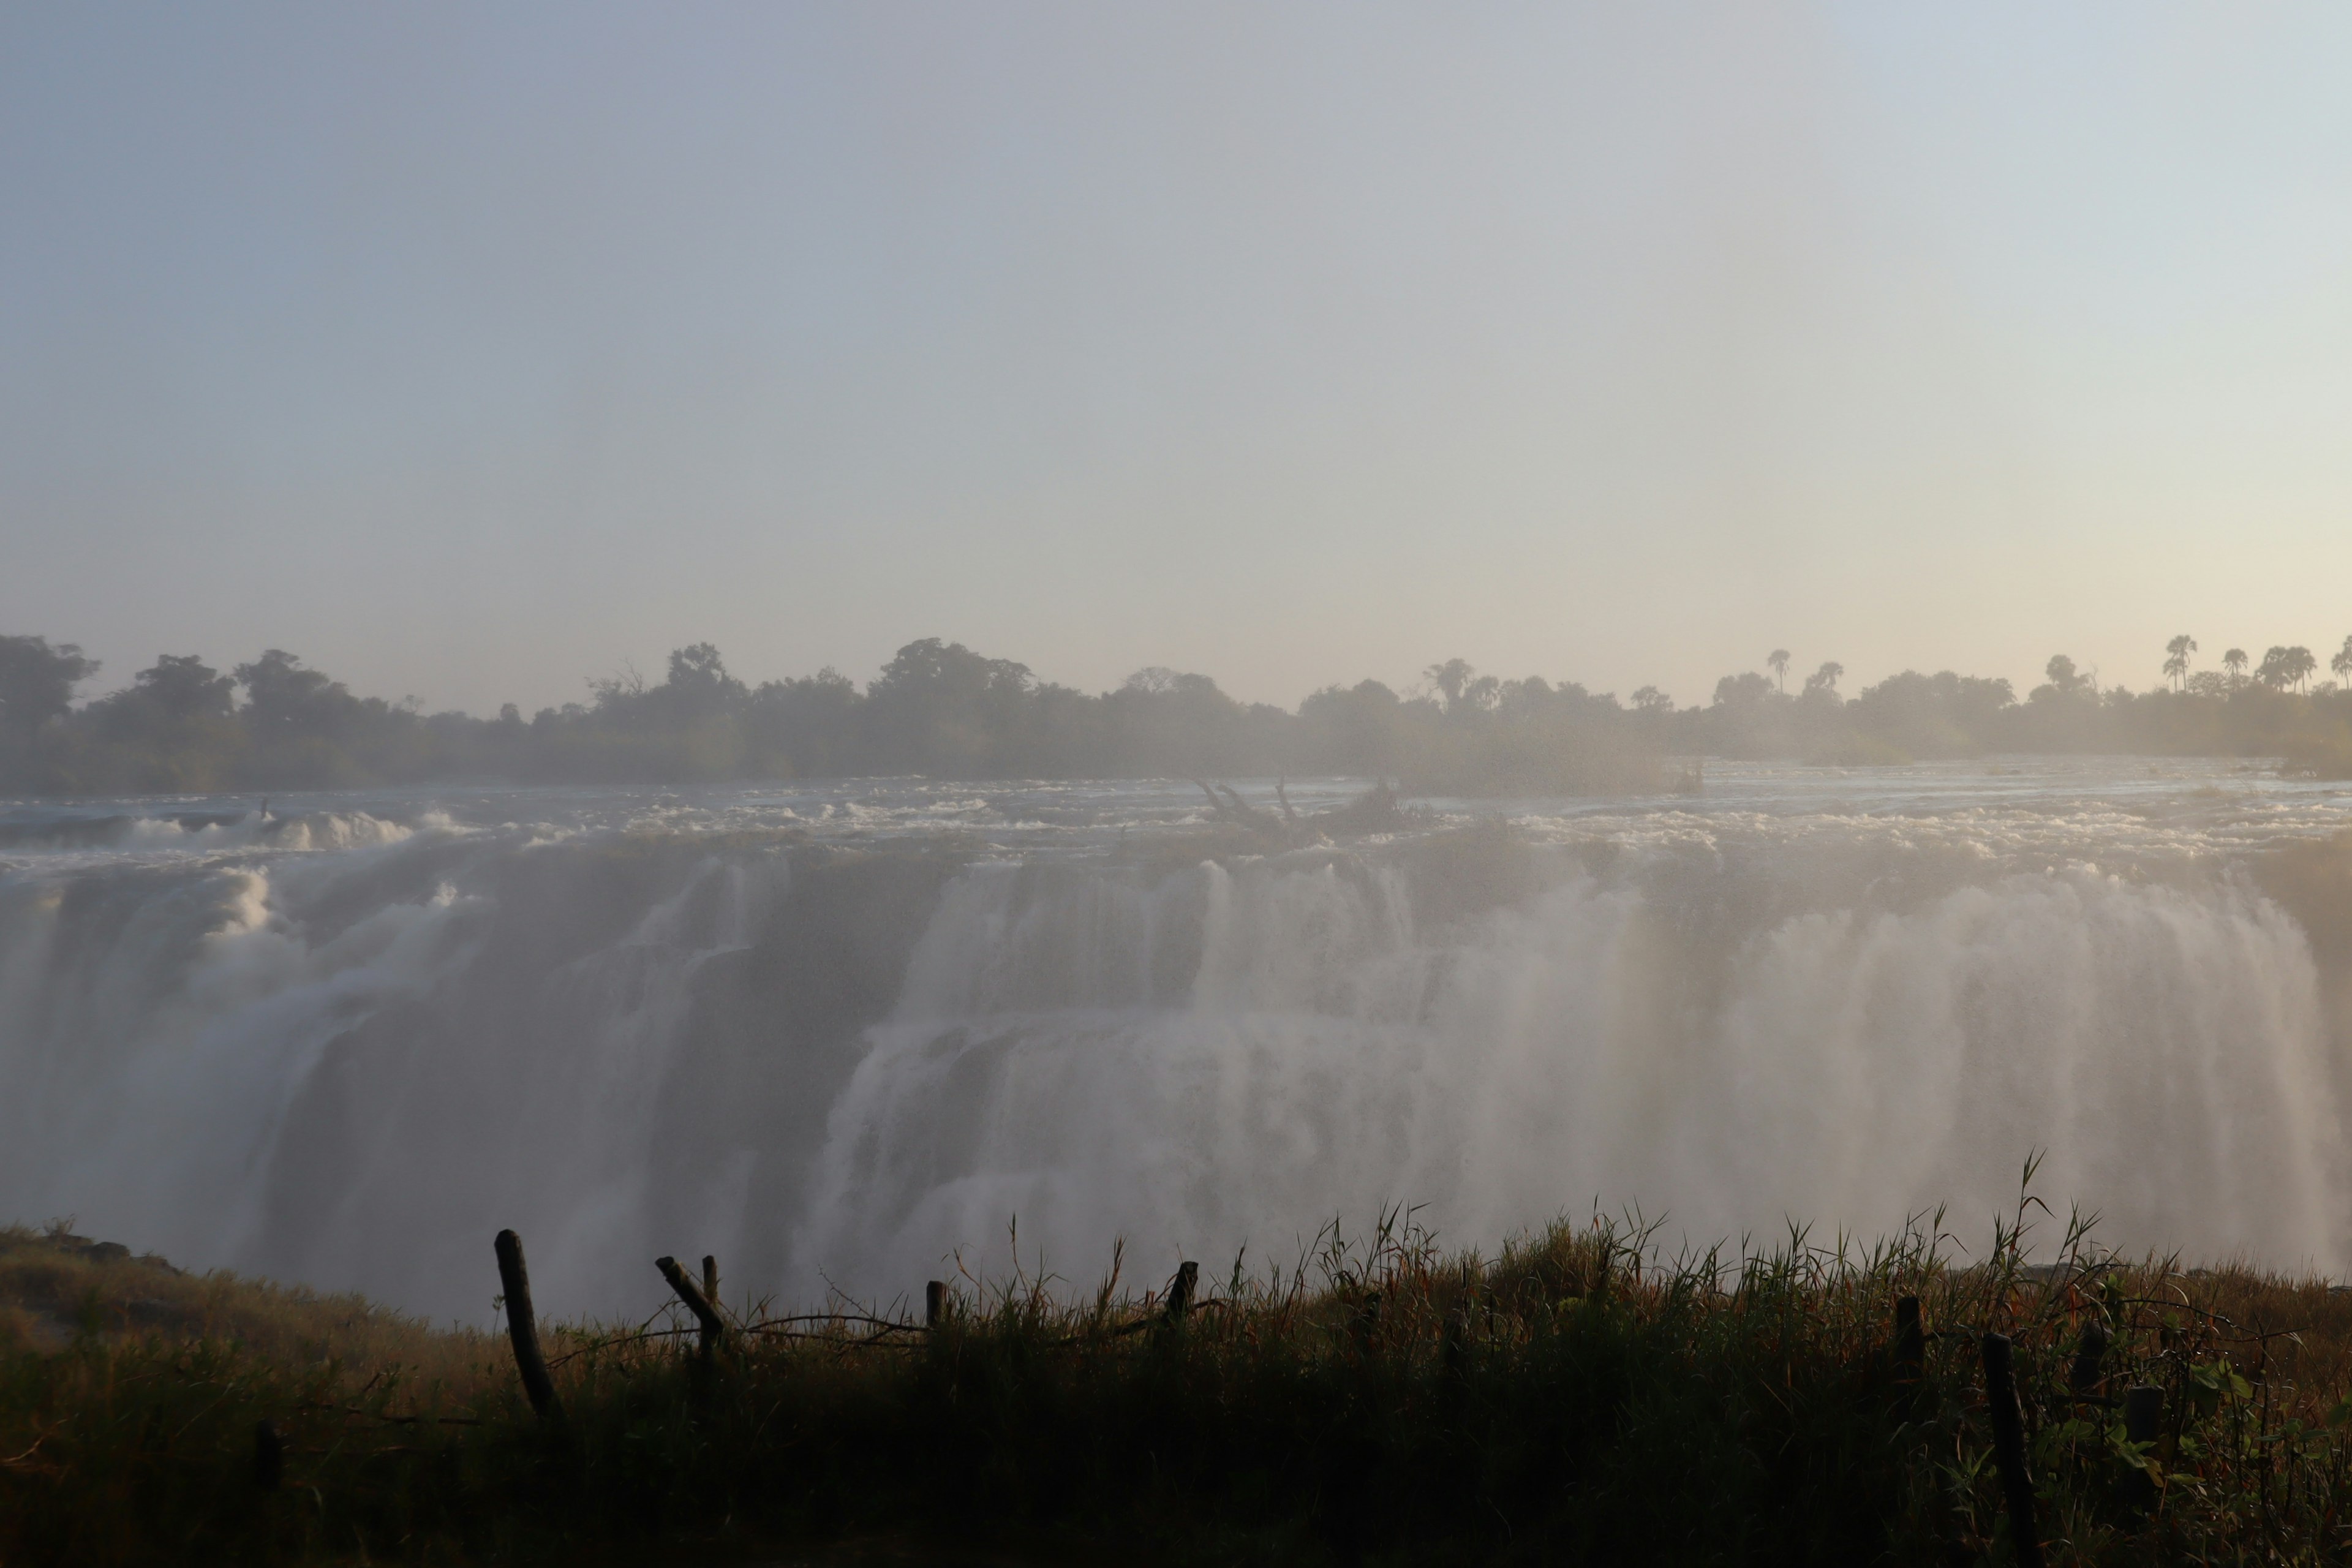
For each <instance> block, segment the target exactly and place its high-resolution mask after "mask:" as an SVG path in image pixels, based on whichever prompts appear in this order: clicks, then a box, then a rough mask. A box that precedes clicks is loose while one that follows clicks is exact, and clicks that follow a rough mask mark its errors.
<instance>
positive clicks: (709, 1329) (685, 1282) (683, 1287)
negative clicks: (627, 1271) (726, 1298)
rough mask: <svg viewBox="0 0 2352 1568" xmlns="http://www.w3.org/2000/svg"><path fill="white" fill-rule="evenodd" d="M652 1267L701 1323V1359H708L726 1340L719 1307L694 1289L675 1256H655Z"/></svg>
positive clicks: (691, 1281)
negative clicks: (667, 1282)
mask: <svg viewBox="0 0 2352 1568" xmlns="http://www.w3.org/2000/svg"><path fill="white" fill-rule="evenodd" d="M654 1267H655V1268H658V1269H660V1270H661V1277H662V1278H663V1279H667V1280H668V1281H669V1288H670V1289H672V1290H674V1291H676V1292H677V1299H678V1300H681V1301H683V1302H685V1303H686V1310H688V1311H689V1312H692V1313H693V1314H694V1321H696V1322H698V1323H699V1324H701V1325H702V1359H703V1360H705V1361H709V1360H710V1359H711V1358H713V1357H714V1356H716V1355H717V1354H718V1353H719V1347H720V1346H721V1345H722V1344H724V1343H725V1342H726V1339H727V1321H726V1320H725V1319H723V1318H721V1317H720V1316H719V1309H718V1308H716V1307H714V1306H712V1305H711V1304H710V1298H709V1297H708V1296H705V1295H704V1294H703V1293H702V1292H701V1291H700V1290H699V1289H696V1288H695V1283H694V1281H693V1280H691V1279H688V1278H687V1277H686V1270H685V1269H683V1268H679V1267H678V1266H677V1258H655V1259H654Z"/></svg>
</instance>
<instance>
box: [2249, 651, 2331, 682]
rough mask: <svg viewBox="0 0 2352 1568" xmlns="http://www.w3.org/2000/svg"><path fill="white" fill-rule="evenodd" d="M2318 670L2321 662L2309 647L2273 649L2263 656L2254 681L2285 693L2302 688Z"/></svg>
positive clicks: (2255, 671)
mask: <svg viewBox="0 0 2352 1568" xmlns="http://www.w3.org/2000/svg"><path fill="white" fill-rule="evenodd" d="M2317 668H2319V661H2318V660H2317V659H2315V658H2313V657H2312V655H2311V650H2310V649H2309V648H2307V647H2272V648H2271V649H2270V650H2269V651H2268V652H2266V653H2264V654H2263V662H2262V664H2261V665H2260V666H2259V667H2258V668H2256V669H2255V670H2254V679H2256V680H2257V681H2259V682H2261V683H2262V684H2263V685H2264V686H2267V687H2269V688H2270V689H2272V690H2273V691H2284V690H2285V689H2287V688H2288V687H2290V686H2301V685H2302V684H2303V683H2304V682H2305V680H2307V679H2310V677H2311V672H2312V671H2313V670H2315V669H2317Z"/></svg>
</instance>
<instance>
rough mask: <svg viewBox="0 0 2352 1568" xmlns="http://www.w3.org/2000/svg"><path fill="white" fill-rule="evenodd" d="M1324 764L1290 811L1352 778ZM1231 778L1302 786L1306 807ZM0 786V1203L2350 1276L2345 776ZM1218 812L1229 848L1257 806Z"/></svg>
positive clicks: (296, 1218)
mask: <svg viewBox="0 0 2352 1568" xmlns="http://www.w3.org/2000/svg"><path fill="white" fill-rule="evenodd" d="M1353 787H1354V786H1351V785H1349V784H1346V783H1345V782H1343V781H1327V782H1324V783H1321V784H1317V785H1314V786H1303V787H1294V788H1293V789H1292V791H1291V795H1292V797H1293V800H1294V802H1296V803H1297V805H1299V806H1300V807H1301V809H1302V810H1307V809H1311V808H1312V807H1314V806H1316V805H1329V804H1331V803H1333V802H1335V801H1337V800H1339V799H1340V798H1343V797H1345V796H1346V795H1349V794H1350V793H1352V790H1353ZM1244 793H1245V794H1251V795H1255V796H1256V797H1257V798H1258V799H1260V800H1262V801H1265V802H1266V803H1267V804H1271V801H1270V795H1271V791H1270V789H1265V788H1261V789H1257V790H1251V789H1249V788H1248V787H1247V786H1244ZM254 804H255V803H253V802H250V801H224V800H201V801H200V800H177V801H169V802H163V801H153V800H149V801H141V802H130V803H113V804H110V805H75V806H70V807H68V806H58V805H22V806H16V807H11V808H5V809H0V1219H5V1218H7V1217H10V1216H15V1217H17V1218H21V1219H25V1220H28V1221H38V1220H43V1219H47V1218H49V1217H52V1216H61V1215H68V1214H70V1215H77V1216H79V1228H81V1229H83V1230H84V1231H87V1232H91V1233H94V1234H98V1235H102V1236H106V1237H113V1238H119V1239H121V1240H124V1241H127V1242H129V1243H131V1244H132V1245H133V1246H134V1247H152V1248H154V1249H156V1250H158V1251H162V1252H163V1253H165V1254H167V1255H168V1256H170V1257H172V1258H174V1259H177V1260H183V1261H186V1262H191V1263H194V1264H198V1265H225V1266H231V1267H236V1268H243V1269H249V1270H254V1271H257V1272H263V1273H268V1274H271V1275H275V1276H278V1277H280V1278H285V1279H298V1280H302V1281H305V1282H308V1283H310V1284H313V1285H316V1286H320V1287H322V1288H352V1289H362V1290H365V1291H367V1292H369V1293H371V1294H373V1295H374V1296H376V1297H379V1298H381V1299H383V1300H387V1301H390V1302H394V1303H396V1304H399V1305H403V1306H406V1307H410V1308H413V1309H415V1310H422V1311H425V1312H429V1313H432V1314H435V1315H438V1316H463V1317H467V1318H472V1319H480V1318H482V1317H483V1315H484V1309H485V1308H486V1307H487V1305H488V1300H489V1297H490V1295H491V1293H492V1291H493V1290H494V1289H495V1273H494V1270H493V1268H492V1267H491V1262H490V1249H489V1238H490V1236H491V1234H492V1233H493V1232H494V1231H496V1230H497V1229H498V1228H499V1227H500V1226H509V1225H510V1226H515V1227H517V1228H518V1229H520V1231H521V1232H522V1234H523V1235H524V1237H526V1239H527V1241H528V1243H529V1245H530V1255H531V1260H532V1268H533V1274H534V1284H535V1288H536V1294H537V1295H538V1296H539V1298H540V1300H541V1304H542V1306H543V1307H544V1309H545V1310H550V1311H551V1312H554V1313H558V1314H566V1315H569V1314H574V1313H581V1312H590V1311H594V1312H619V1311H625V1310H646V1309H647V1308H649V1307H650V1306H651V1305H652V1304H653V1303H654V1302H656V1301H657V1300H660V1298H661V1297H662V1295H663V1293H664V1291H663V1287H662V1285H661V1283H660V1281H659V1279H658V1278H657V1277H656V1276H655V1274H654V1273H653V1270H652V1269H651V1268H650V1267H649V1266H648V1263H649V1260H650V1259H651V1258H653V1257H654V1256H655V1255H656V1254H657V1253H676V1254H678V1255H681V1256H688V1257H692V1256H698V1255H699V1254H701V1253H702V1252H705V1251H712V1252H716V1253H718V1254H719V1257H720V1258H721V1259H722V1262H723V1263H724V1265H725V1268H726V1271H727V1274H728V1277H729V1282H730V1286H729V1288H730V1295H731V1294H734V1293H736V1292H739V1291H743V1290H773V1291H775V1292H777V1293H778V1294H779V1295H780V1296H782V1297H783V1298H784V1299H786V1300H812V1299H814V1298H815V1297H816V1296H818V1295H820V1294H821V1293H822V1292H823V1291H824V1289H826V1287H827V1284H828V1283H830V1284H832V1285H835V1286H838V1287H839V1288H842V1289H846V1290H849V1291H852V1292H855V1293H858V1294H861V1295H865V1296H868V1297H878V1298H881V1299H884V1300H888V1299H890V1298H894V1297H897V1296H898V1295H900V1294H902V1293H905V1292H908V1291H911V1290H917V1289H919V1288H920V1285H921V1281H922V1280H923V1279H926V1278H929V1277H936V1276H938V1275H940V1273H941V1271H942V1268H943V1260H944V1259H946V1258H948V1257H949V1256H950V1254H951V1253H953V1252H954V1251H955V1249H957V1248H958V1247H961V1248H963V1249H964V1250H965V1254H966V1256H967V1258H971V1259H973V1260H975V1261H976V1263H977V1264H979V1265H980V1266H981V1267H983V1268H987V1269H990V1270H992V1271H1001V1270H1002V1269H1003V1268H1004V1267H1005V1266H1006V1264H1007V1262H1008V1261H1009V1259H1008V1255H1007V1252H1006V1246H1007V1237H1008V1230H1009V1227H1010V1226H1011V1225H1012V1223H1013V1221H1014V1220H1015V1219H1016V1217H1017V1220H1018V1223H1019V1237H1020V1246H1021V1253H1022V1257H1023V1259H1024V1262H1026V1263H1028V1264H1029V1265H1031V1266H1032V1267H1034V1265H1035V1262H1036V1258H1037V1256H1038V1254H1039V1253H1040V1252H1042V1253H1043V1255H1044V1258H1045V1265H1046V1266H1047V1267H1048V1268H1054V1269H1056V1270H1058V1271H1059V1272H1061V1273H1062V1274H1064V1275H1065V1276H1068V1277H1071V1278H1074V1279H1081V1280H1084V1279H1091V1278H1092V1277H1093V1276H1094V1274H1095V1273H1096V1272H1097V1270H1098V1269H1099V1268H1101V1267H1102V1266H1103V1264H1104V1263H1105V1262H1106V1261H1107V1260H1108V1255H1109V1250H1110V1247H1111V1243H1112V1241H1113V1239H1114V1237H1119V1236H1122V1235H1123V1236H1125V1237H1127V1238H1128V1243H1129V1256H1130V1257H1131V1258H1135V1259H1137V1260H1138V1262H1139V1263H1140V1264H1142V1265H1145V1266H1146V1268H1145V1271H1146V1272H1149V1271H1150V1268H1156V1267H1157V1266H1158V1265H1160V1264H1161V1263H1162V1262H1165V1263H1167V1264H1169V1265H1171V1266H1172V1263H1173V1260H1174V1259H1175V1258H1177V1257H1179V1256H1180V1255H1181V1256H1184V1257H1195V1258H1203V1259H1212V1260H1223V1259H1229V1258H1231V1257H1232V1256H1233V1254H1234V1250H1235V1249H1236V1248H1238V1247H1242V1246H1243V1245H1244V1244H1247V1245H1248V1247H1250V1249H1251V1254H1250V1255H1251V1256H1252V1257H1254V1258H1265V1257H1268V1256H1269V1255H1274V1256H1280V1257H1283V1258H1288V1257H1290V1256H1291V1255H1292V1254H1293V1252H1294V1250H1295V1248H1296V1247H1297V1243H1298V1239H1299V1237H1300V1236H1301V1235H1302V1233H1307V1234H1311V1233H1312V1232H1313V1231H1314V1230H1315V1228H1316V1227H1317V1226H1318V1225H1319V1224H1320V1223H1321V1222H1322V1221H1324V1220H1326V1219H1328V1218H1330V1217H1333V1216H1335V1215H1338V1216H1343V1217H1345V1218H1347V1219H1349V1220H1350V1221H1353V1222H1362V1221H1365V1220H1368V1219H1369V1218H1370V1216H1371V1215H1372V1214H1373V1213H1374V1211H1375V1210H1376V1209H1377V1208H1379V1207H1381V1206H1382V1205H1392V1204H1397V1203H1411V1204H1418V1205H1424V1206H1423V1209H1422V1215H1423V1218H1424V1219H1425V1220H1427V1221H1429V1222H1430V1223H1433V1225H1435V1226H1437V1228H1438V1229H1439V1231H1440V1233H1441V1235H1442V1236H1444V1237H1451V1238H1453V1239H1454V1240H1458V1241H1465V1242H1467V1241H1482V1242H1488V1241H1493V1240H1495V1239H1498V1238H1499V1237H1502V1236H1504V1235H1507V1234H1508V1233H1509V1232H1510V1231H1512V1230H1513V1229H1515V1228H1517V1227H1520V1226H1526V1225H1528V1224H1531V1223H1536V1222H1540V1221H1542V1220H1544V1219H1546V1218H1548V1217H1549V1216H1551V1215H1555V1214H1558V1213H1559V1212H1561V1211H1563V1210H1573V1211H1583V1210H1585V1209H1587V1208H1589V1207H1590V1206H1591V1205H1592V1204H1594V1203H1595V1202H1596V1201H1597V1202H1598V1203H1599V1204H1600V1205H1601V1206H1603V1207H1604V1208H1608V1209H1611V1210H1612V1211H1614V1210H1619V1209H1623V1208H1627V1207H1631V1206H1633V1205H1638V1206H1639V1207H1640V1208H1641V1210H1642V1211H1643V1212H1644V1213H1646V1214H1647V1215H1651V1216H1660V1215H1663V1216H1664V1219H1665V1230H1666V1233H1667V1234H1668V1235H1669V1236H1672V1237H1685V1236H1686V1237H1691V1238H1693V1239H1695V1240H1697V1241H1700V1242H1710V1241H1714V1240H1717V1239H1724V1238H1728V1239H1730V1240H1731V1241H1733V1242H1734V1243H1735V1244H1737V1243H1738V1240H1739V1238H1740V1237H1742V1236H1743V1235H1752V1236H1754V1237H1756V1238H1757V1239H1758V1240H1759V1242H1761V1241H1768V1240H1769V1239H1770V1238H1771V1237H1775V1236H1780V1235H1785V1226H1786V1224H1787V1222H1788V1221H1789V1220H1790V1218H1796V1219H1800V1220H1804V1221H1810V1222H1811V1223H1813V1224H1814V1225H1815V1226H1816V1228H1817V1232H1826V1231H1828V1230H1830V1229H1832V1228H1837V1227H1843V1228H1844V1229H1846V1230H1849V1231H1856V1232H1861V1233H1863V1234H1864V1235H1876V1234H1882V1233H1885V1232H1888V1231H1891V1230H1893V1229H1895V1228H1897V1227H1899V1226H1901V1225H1902V1224H1903V1222H1904V1220H1905V1219H1906V1215H1910V1214H1912V1213H1914V1212H1916V1211H1919V1210H1922V1209H1925V1208H1928V1207H1930V1206H1932V1205H1937V1204H1939V1203H1948V1204H1949V1205H1951V1210H1952V1215H1953V1216H1954V1224H1955V1226H1956V1228H1960V1229H1963V1230H1964V1231H1965V1232H1968V1233H1970V1234H1974V1233H1976V1232H1977V1231H1979V1229H1980V1226H1981V1221H1982V1219H1983V1217H1984V1216H1985V1215H1988V1214H1990V1212H1991V1211H1993V1210H1994V1209H1996V1208H1999V1207H2005V1206H2006V1205H2009V1204H2010V1203H2011V1202H2013V1201H2014V1197H2015V1187H2016V1181H2017V1175H2018V1170H2019V1166H2020V1164H2021V1161H2022V1160H2023V1158H2024V1157H2025V1155H2026V1154H2027V1153H2028V1152H2030V1151H2032V1150H2035V1149H2043V1150H2046V1151H2047V1152H2048V1155H2047V1161H2046V1163H2045V1165H2044V1167H2043V1174H2042V1176H2041V1178H2040V1179H2039V1181H2038V1183H2037V1189H2036V1190H2037V1192H2038V1193H2039V1194H2041V1195H2042V1196H2043V1197H2044V1198H2045V1199H2047V1200H2049V1201H2051V1202H2052V1203H2053V1205H2056V1206H2058V1207H2059V1208H2060V1209H2061V1211H2062V1213H2063V1207H2064V1205H2065V1204H2066V1203H2067V1202H2069V1201H2077V1202H2080V1203H2081V1204H2082V1205H2084V1206H2085V1207H2089V1208H2096V1209H2098V1210H2099V1211H2101V1212H2102V1213H2103V1215H2105V1220H2104V1223H2103V1225H2102V1226H2101V1229H2100V1233H2099V1234H2100V1236H2101V1237H2102V1238H2103V1239H2104V1240H2105V1241H2106V1242H2107V1243H2109V1244H2110V1245H2115V1246H2119V1247H2139V1246H2161V1247H2180V1248H2182V1249H2183V1250H2184V1251H2186V1252H2188V1253H2190V1254H2193V1255H2203V1256H2207V1257H2214V1256H2221V1255H2252V1256H2253V1257H2256V1258H2260V1259H2262V1260H2263V1261H2266V1262H2270V1263H2274V1264H2278V1265H2282V1266H2289V1267H2292V1266H2298V1265H2304V1264H2310V1265H2314V1266H2316V1267H2318V1268H2326V1269H2331V1270H2335V1269H2340V1268H2343V1267H2344V1266H2345V1265H2346V1264H2347V1260H2352V1191H2347V1175H2352V1161H2347V1155H2346V1152H2345V1142H2346V1140H2345V1114H2346V1110H2347V1108H2352V1070H2347V1064H2352V1056H2347V1042H2352V1027H2347V1023H2348V1022H2352V988H2347V986H2346V984H2345V976H2346V973H2347V953H2352V851H2347V849H2346V848H2345V847H2344V846H2343V843H2342V842H2341V841H2340V840H2339V838H2338V835H2340V834H2341V833H2343V831H2344V830H2345V829H2346V828H2347V827H2352V793H2347V792H2346V791H2344V790H2342V789H2341V788H2339V787H2336V786H2326V785H2317V784H2298V783H2290V782H2284V781H2281V780H2278V779H2276V778H2272V777H2266V776H2263V775H2260V774H2256V773H2246V772H2241V771H2233V770H2232V769H2231V767H2230V766H2228V765H2227V764H2219V763H2214V764H2207V763H2176V762H2160V763H2148V762H2146V761H2137V760H2134V761H2117V760H2113V759H2108V760H2101V761H2091V762H2065V763H2052V762H2047V761H2042V762H2033V763H2011V764H2007V765H2005V766H1998V767H1995V766H1985V765H1980V764H1970V765H1966V766H1959V765H1954V766H1937V767H1929V766H1922V767H1915V768H1895V769H1877V770H1854V771H1847V772H1839V771H1833V770H1814V769H1799V768H1770V767H1750V768H1745V769H1729V770H1727V769H1723V768H1717V770H1715V772H1714V774H1713V776H1711V778H1710V780H1709V784H1708V786H1707V789H1706V793H1705V794H1704V795H1701V796H1699V797H1696V798H1695V799H1674V800H1653V801H1624V800H1618V801H1580V802H1574V803H1563V802H1558V801H1552V802H1545V801H1525V802H1514V803H1503V804H1498V805H1487V806H1481V807H1477V808H1472V807H1470V806H1467V805H1455V804H1453V803H1443V802H1441V803H1436V805H1435V807H1434V808H1433V811H1432V812H1431V814H1430V815H1429V816H1428V818H1427V819H1426V820H1425V821H1423V822H1420V823H1417V824H1414V825H1412V826H1410V827H1409V828H1408V829H1407V830H1405V831H1402V832H1398V833H1392V834H1387V835H1382V836H1377V837H1361V838H1349V839H1341V840H1339V841H1337V842H1332V843H1327V844H1321V845H1317V846H1313V847H1304V848H1295V849H1289V850H1286V851H1274V852H1265V851H1263V850H1255V849H1253V848H1252V847H1250V846H1249V845H1247V844H1246V843H1244V842H1243V841H1241V840H1240V839H1238V838H1236V837H1234V836H1233V834H1232V833H1231V831H1230V830H1221V829H1218V828H1216V827H1215V826H1213V825H1211V824H1209V823H1207V822H1206V821H1205V820H1204V816H1203V813H1202V810H1201V809H1200V806H1201V802H1200V797H1199V795H1198V792H1197V791H1195V790H1193V789H1192V786H1191V785H1189V784H1005V785H990V786H982V785H971V784H931V783H927V782H923V781H906V780H897V781H874V782H858V783H854V784H844V785H837V786H828V787H824V788H809V789H792V790H779V789H775V788H768V789H759V790H753V789H737V790H727V791H711V792H701V793H684V794H680V793H673V792H654V791H637V792H630V791H614V790H608V791H582V790H510V791H503V792H473V793H457V792H446V791H444V792H438V793H435V794H431V795H426V794H407V795H404V794H383V795H341V796H314V797H304V798H300V799H294V798H286V799H281V800H280V801H279V802H278V805H277V807H276V809H275V811H274V813H273V815H272V816H271V817H269V818H268V819H266V820H265V819H263V818H261V817H260V816H258V814H257V812H255V811H254V810H253V806H254ZM1221 832H1222V833H1223V837H1220V834H1221Z"/></svg>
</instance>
